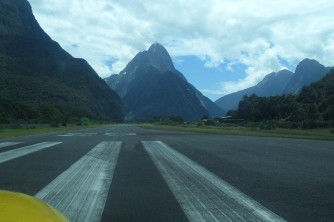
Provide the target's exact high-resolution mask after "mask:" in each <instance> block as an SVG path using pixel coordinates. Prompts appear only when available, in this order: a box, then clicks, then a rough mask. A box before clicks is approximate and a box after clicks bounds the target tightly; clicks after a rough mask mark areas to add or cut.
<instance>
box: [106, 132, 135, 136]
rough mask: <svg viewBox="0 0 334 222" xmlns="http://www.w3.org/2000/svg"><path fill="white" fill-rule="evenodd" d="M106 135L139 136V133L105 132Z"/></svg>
mask: <svg viewBox="0 0 334 222" xmlns="http://www.w3.org/2000/svg"><path fill="white" fill-rule="evenodd" d="M104 135H105V136H137V133H105V134H104Z"/></svg>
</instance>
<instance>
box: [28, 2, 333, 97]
mask: <svg viewBox="0 0 334 222" xmlns="http://www.w3.org/2000/svg"><path fill="white" fill-rule="evenodd" d="M29 1H30V3H31V4H32V6H33V9H34V12H35V15H36V17H37V19H38V21H39V22H40V23H41V25H42V27H43V28H44V29H45V30H46V32H48V33H50V35H51V37H52V38H54V39H55V40H56V41H58V42H60V44H61V45H62V46H63V47H64V48H65V49H66V50H68V51H69V52H70V53H71V54H72V55H74V56H76V57H83V58H85V59H87V60H88V61H89V63H90V64H91V65H92V66H93V67H94V69H95V70H96V71H97V72H98V73H99V74H100V76H102V77H106V76H108V75H109V74H110V73H118V72H119V71H120V70H122V69H123V68H124V67H125V65H126V64H127V63H128V62H129V61H130V60H131V58H133V56H134V55H135V54H136V52H137V51H142V50H144V49H146V48H147V47H148V46H149V45H150V44H151V43H152V42H156V41H158V42H161V43H162V44H164V45H165V47H166V48H167V49H168V51H169V52H170V53H171V56H172V57H179V56H189V55H195V56H197V57H199V58H201V59H202V60H203V61H204V63H205V65H206V66H208V67H220V68H221V66H223V70H222V75H224V69H230V70H233V69H234V68H235V67H236V66H238V65H243V66H245V67H246V69H245V73H246V75H245V76H244V77H243V78H241V79H239V80H238V81H232V82H226V83H222V84H220V86H219V87H218V89H217V91H218V92H220V93H229V92H232V91H237V90H240V89H242V88H245V87H248V86H251V85H254V84H256V83H257V82H258V81H260V80H261V79H262V78H263V77H264V76H265V75H266V74H267V73H268V72H271V71H273V70H275V71H278V70H281V69H282V68H290V67H292V69H294V67H295V66H296V65H297V63H298V61H300V60H301V59H303V58H305V57H309V58H315V59H317V60H318V61H319V62H321V63H322V64H325V65H330V61H333V59H334V33H333V32H332V21H333V17H334V15H333V13H332V9H333V8H334V2H333V1H330V0H321V1H307V0H296V1H287V0H284V1H278V0H274V1H265V0H254V1H247V0H238V1H234V0H233V1H232V0H224V1H223V0H208V1H195V0H189V1H182V0H168V1H167V0H162V1H154V0H144V1H132V2H131V3H130V4H129V1H125V0H121V1H109V0H99V1H93V0H80V1H79V0H73V1H67V0H57V1H48V0H29ZM259 5H261V7H259Z"/></svg>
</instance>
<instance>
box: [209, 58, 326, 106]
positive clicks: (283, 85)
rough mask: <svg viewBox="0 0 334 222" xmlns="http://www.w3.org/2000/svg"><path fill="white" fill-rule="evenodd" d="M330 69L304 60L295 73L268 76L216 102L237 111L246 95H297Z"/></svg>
mask: <svg viewBox="0 0 334 222" xmlns="http://www.w3.org/2000/svg"><path fill="white" fill-rule="evenodd" d="M330 69H331V68H330V67H325V66H323V65H321V64H320V63H319V62H318V61H316V60H314V59H308V58H306V59H303V60H302V61H301V62H300V63H299V64H298V65H297V67H296V71H295V73H293V72H291V71H289V70H281V71H279V72H277V73H276V72H273V73H270V74H268V75H266V76H265V77H264V78H263V79H262V80H261V81H260V82H259V83H258V84H257V85H255V86H252V87H249V88H247V89H244V90H240V91H238V92H235V93H231V94H228V95H226V96H223V97H221V98H219V99H218V100H216V101H215V103H216V104H217V105H219V106H220V107H221V108H222V109H224V110H235V109H237V107H238V104H239V102H240V101H241V99H242V98H243V96H244V95H247V96H250V95H252V94H256V95H257V96H260V97H261V96H263V97H269V96H280V95H284V94H290V93H292V94H297V93H298V92H299V91H300V90H301V89H302V87H303V86H306V85H309V84H311V83H313V82H315V81H318V80H320V79H321V78H322V77H324V76H325V75H326V74H327V73H329V72H330Z"/></svg>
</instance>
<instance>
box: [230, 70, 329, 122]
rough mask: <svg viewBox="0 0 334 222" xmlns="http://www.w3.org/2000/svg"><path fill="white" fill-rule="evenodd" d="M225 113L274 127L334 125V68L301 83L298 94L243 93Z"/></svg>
mask: <svg viewBox="0 0 334 222" xmlns="http://www.w3.org/2000/svg"><path fill="white" fill-rule="evenodd" d="M227 115H229V116H232V117H233V118H242V119H244V120H245V121H248V122H255V123H259V122H262V123H263V122H267V123H269V124H271V125H275V126H277V127H288V128H317V127H334V70H332V71H331V73H329V74H327V75H326V76H325V77H324V78H323V79H321V80H320V81H318V82H316V83H313V84H311V85H309V86H304V87H303V88H302V89H301V91H300V93H299V94H298V95H291V94H289V95H283V96H271V97H259V96H257V95H255V94H253V95H251V96H244V97H243V99H242V100H241V101H240V103H239V105H238V109H237V110H230V111H229V112H228V113H227Z"/></svg>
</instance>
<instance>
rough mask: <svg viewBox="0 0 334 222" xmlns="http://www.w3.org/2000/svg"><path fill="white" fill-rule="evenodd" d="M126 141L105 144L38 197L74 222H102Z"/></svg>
mask: <svg viewBox="0 0 334 222" xmlns="http://www.w3.org/2000/svg"><path fill="white" fill-rule="evenodd" d="M121 144H122V142H113V141H109V142H101V143H100V144H98V145H97V146H96V147H94V148H93V149H92V150H91V151H90V152H88V153H87V154H86V155H85V156H83V157H82V158H81V159H79V160H78V161H77V162H76V163H74V164H73V165H72V166H71V167H70V168H68V169H67V170H66V171H64V172H63V173H62V174H61V175H59V176H58V177H57V178H56V179H55V180H53V181H52V182H51V183H50V184H49V185H47V186H46V187H45V188H44V189H42V190H41V191H40V192H38V193H37V194H36V195H35V196H36V197H37V198H39V199H42V200H44V201H46V202H48V203H49V204H50V205H52V206H54V207H55V208H57V209H58V210H59V211H60V212H62V213H63V214H64V215H66V216H67V217H68V218H69V219H70V220H71V221H72V222H75V221H78V222H99V221H100V219H101V216H102V213H103V209H104V206H105V202H106V199H107V197H108V191H109V188H110V185H111V181H112V178H113V175H114V170H115V167H116V163H117V159H118V155H119V152H120V149H121Z"/></svg>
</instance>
